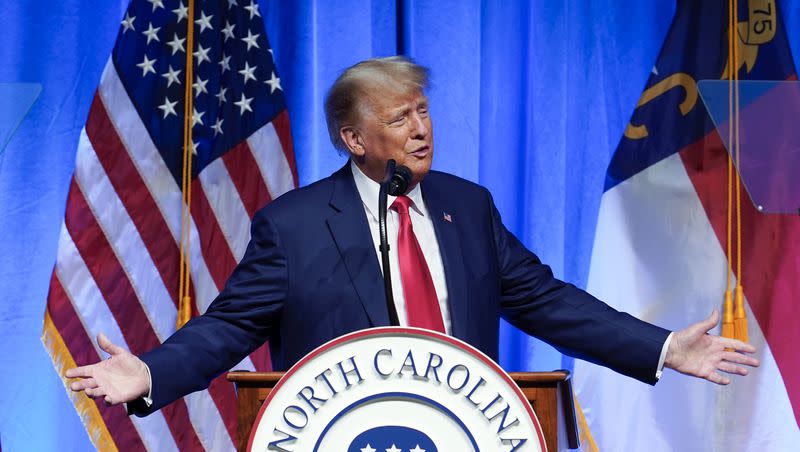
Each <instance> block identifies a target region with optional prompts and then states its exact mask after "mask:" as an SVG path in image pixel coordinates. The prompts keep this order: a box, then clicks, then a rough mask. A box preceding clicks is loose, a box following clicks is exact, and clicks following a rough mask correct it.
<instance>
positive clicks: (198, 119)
mask: <svg viewBox="0 0 800 452" xmlns="http://www.w3.org/2000/svg"><path fill="white" fill-rule="evenodd" d="M192 110H194V113H192V127H194V126H196V125H197V124H200V125H201V126H202V125H204V124H203V115H204V114H206V112H204V111H201V112H198V111H197V109H196V108H192Z"/></svg>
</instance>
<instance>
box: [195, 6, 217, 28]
mask: <svg viewBox="0 0 800 452" xmlns="http://www.w3.org/2000/svg"><path fill="white" fill-rule="evenodd" d="M212 17H214V15H213V14H212V15H210V16H206V13H205V11H200V18H199V19H197V20H196V21H194V23H196V24H197V25H200V33H202V32H204V31H206V28H208V29H209V30H213V29H214V27H212V26H211V18H212Z"/></svg>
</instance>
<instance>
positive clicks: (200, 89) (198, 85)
mask: <svg viewBox="0 0 800 452" xmlns="http://www.w3.org/2000/svg"><path fill="white" fill-rule="evenodd" d="M207 84H208V80H203V79H201V78H200V76H199V75H198V76H197V78H196V79H195V80H194V85H192V88H194V90H195V91H194V97H197V96H199V95H201V94H203V93H208V89H206V85H207Z"/></svg>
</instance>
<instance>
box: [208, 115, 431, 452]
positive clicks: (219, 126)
mask: <svg viewBox="0 0 800 452" xmlns="http://www.w3.org/2000/svg"><path fill="white" fill-rule="evenodd" d="M222 121H224V119H222V118H217V121H216V122H215V123H214V125H213V126H211V128H212V129H214V136H217V135H223V133H222ZM422 452H425V451H424V450H423V451H422Z"/></svg>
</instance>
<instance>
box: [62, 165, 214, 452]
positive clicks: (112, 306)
mask: <svg viewBox="0 0 800 452" xmlns="http://www.w3.org/2000/svg"><path fill="white" fill-rule="evenodd" d="M65 224H66V227H67V231H68V232H69V234H70V236H71V237H72V240H73V242H74V243H75V247H76V248H77V249H78V252H79V253H80V255H81V258H83V261H84V263H85V264H86V268H87V269H88V270H89V272H90V273H91V275H92V278H93V279H94V281H95V283H96V284H97V287H98V289H99V290H100V293H101V294H102V295H103V298H104V299H105V300H106V303H107V305H108V307H109V310H110V311H111V313H112V314H113V316H114V319H115V320H116V322H117V324H118V325H119V328H120V331H121V332H122V334H123V336H124V337H125V342H126V343H127V344H128V348H129V349H130V351H131V353H134V354H137V355H138V354H142V353H144V352H146V351H148V350H151V349H153V348H155V347H157V346H159V345H160V342H159V340H158V337H157V336H156V334H155V332H154V331H153V328H152V325H151V323H150V319H149V318H148V317H147V314H146V313H145V311H144V309H143V308H142V305H141V303H140V301H139V299H138V296H137V295H136V292H135V291H134V289H133V286H132V285H131V282H130V280H129V279H128V276H127V275H126V274H125V271H124V270H123V268H122V267H121V265H120V263H119V261H118V260H117V257H116V255H115V253H114V250H113V249H112V247H111V245H110V244H109V243H108V240H107V239H106V236H105V234H104V232H103V230H102V228H100V225H99V224H98V223H97V220H96V219H95V217H94V214H93V213H92V211H91V209H90V208H89V205H88V204H87V203H86V200H85V198H84V196H83V193H82V192H81V190H80V188H79V187H78V185H77V184H76V183H75V179H74V178H73V180H72V184H71V186H70V190H69V195H68V198H67V211H66V214H65ZM162 412H163V414H164V418H165V419H166V421H167V425H168V426H169V429H170V432H171V433H172V436H173V437H174V439H175V443H176V444H177V445H178V447H179V448H180V449H181V450H202V448H203V446H202V444H201V442H200V439H199V438H198V437H197V433H196V432H195V430H194V427H193V425H192V423H191V422H190V421H189V412H188V409H187V407H186V403H185V402H184V401H183V400H178V401H176V402H175V403H172V404H170V405H167V406H166V407H164V408H162Z"/></svg>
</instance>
